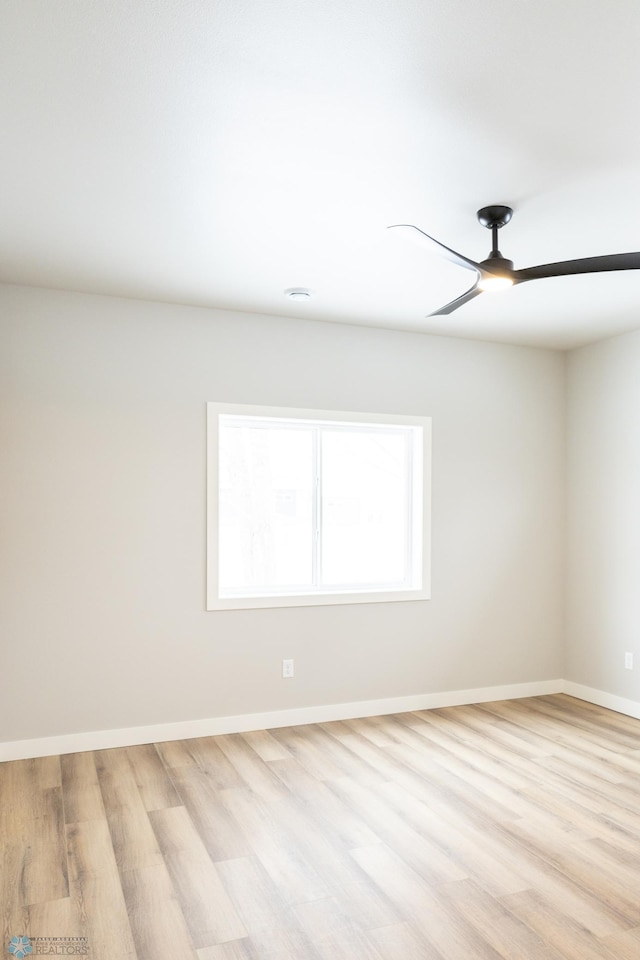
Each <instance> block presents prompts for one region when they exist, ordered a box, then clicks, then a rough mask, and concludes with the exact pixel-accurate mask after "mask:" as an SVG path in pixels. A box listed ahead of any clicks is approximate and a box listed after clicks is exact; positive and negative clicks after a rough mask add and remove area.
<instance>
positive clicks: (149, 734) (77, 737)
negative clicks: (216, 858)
mask: <svg viewBox="0 0 640 960" xmlns="http://www.w3.org/2000/svg"><path fill="white" fill-rule="evenodd" d="M563 690H564V681H562V680H540V681H534V682H532V683H515V684H506V685H504V686H499V687H479V688H476V689H474V690H454V691H447V692H444V693H424V694H415V695H414V696H409V697H390V698H387V699H383V700H359V701H356V702H354V703H332V704H323V705H321V706H316V707H297V708H294V709H291V710H275V711H272V712H269V713H248V714H242V715H239V716H232V717H211V718H208V719H205V720H182V721H178V722H176V723H158V724H153V725H152V726H145V727H129V728H125V729H118V730H93V731H91V732H89V733H69V734H64V735H62V736H57V737H42V738H38V739H36V740H14V741H13V742H9V743H0V761H5V760H27V759H31V758H33V757H50V756H55V755H57V754H63V753H81V752H83V751H85V750H106V749H109V748H110V747H132V746H137V745H139V744H142V743H162V742H163V741H167V740H188V739H190V738H191V737H211V736H215V735H216V734H220V733H246V732H247V731H249V730H268V729H275V728H276V727H294V726H300V725H302V724H305V723H324V722H327V721H329V720H353V719H354V718H355V717H376V716H382V715H384V714H388V713H408V712H409V711H411V710H431V709H434V708H436V707H456V706H461V705H462V704H465V703H488V702H490V701H492V700H517V699H519V698H521V697H540V696H543V695H545V694H551V693H562V692H563ZM583 699H588V698H586V697H585V698H583Z"/></svg>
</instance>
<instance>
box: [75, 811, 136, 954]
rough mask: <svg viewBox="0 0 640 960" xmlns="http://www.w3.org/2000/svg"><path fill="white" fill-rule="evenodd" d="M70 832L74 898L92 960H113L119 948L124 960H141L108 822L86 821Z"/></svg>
mask: <svg viewBox="0 0 640 960" xmlns="http://www.w3.org/2000/svg"><path fill="white" fill-rule="evenodd" d="M66 832H67V839H68V849H69V887H70V894H71V898H72V899H73V900H74V901H75V903H76V904H77V909H78V912H79V914H80V917H81V924H82V929H83V930H85V931H86V935H87V936H88V938H89V944H90V958H91V960H113V956H114V951H115V949H116V947H117V955H118V957H119V958H121V960H137V956H136V950H135V946H134V943H133V937H132V934H131V926H130V924H129V917H128V914H127V908H126V904H125V900H124V894H123V891H122V886H121V882H120V874H119V872H118V867H117V864H116V858H115V853H114V850H113V845H112V842H111V834H110V832H109V826H108V824H107V821H106V820H84V821H82V822H79V823H74V824H71V825H70V826H68V827H67V828H66ZM61 933H62V931H61Z"/></svg>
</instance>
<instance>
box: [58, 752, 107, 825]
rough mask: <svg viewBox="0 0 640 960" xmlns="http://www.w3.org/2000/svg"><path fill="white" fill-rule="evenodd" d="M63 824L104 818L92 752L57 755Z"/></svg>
mask: <svg viewBox="0 0 640 960" xmlns="http://www.w3.org/2000/svg"><path fill="white" fill-rule="evenodd" d="M60 765H61V771H62V790H63V796H64V818H65V822H66V823H78V822H80V821H81V820H104V819H105V818H106V813H105V810H104V803H103V801H102V791H101V790H100V784H99V782H98V773H97V771H96V765H95V758H94V755H93V753H92V752H90V751H87V752H86V753H68V754H66V755H65V756H63V757H60Z"/></svg>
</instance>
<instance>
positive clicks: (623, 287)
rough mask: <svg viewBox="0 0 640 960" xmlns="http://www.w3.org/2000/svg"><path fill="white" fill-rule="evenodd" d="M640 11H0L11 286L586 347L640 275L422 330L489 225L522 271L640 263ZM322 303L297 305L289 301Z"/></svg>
mask: <svg viewBox="0 0 640 960" xmlns="http://www.w3.org/2000/svg"><path fill="white" fill-rule="evenodd" d="M639 51H640V3H638V0H609V2H608V3H606V4H604V3H603V2H602V0H483V2H481V0H56V2H52V0H0V109H1V113H0V116H1V118H2V138H3V149H2V152H1V155H0V175H1V177H2V203H1V210H0V279H1V280H4V281H8V282H11V283H25V284H33V285H38V286H51V287H61V288H68V289H74V290H85V291H94V292H98V293H105V294H113V295H121V296H126V297H141V298H146V299H152V300H166V301H174V302H178V303H188V304H199V305H203V306H218V307H228V308H232V309H237V310H243V311H244V310H248V311H255V312H259V313H265V314H280V315H285V316H291V317H309V318H315V319H321V320H334V321H342V322H347V323H356V324H367V325H374V326H383V327H390V328H392V329H402V330H420V331H425V332H432V333H442V334H450V335H454V336H464V337H478V338H481V339H492V340H501V341H507V342H513V343H528V344H539V345H548V346H553V347H563V348H564V347H570V346H573V345H577V344H580V343H585V342H588V341H591V340H594V339H598V338H600V337H603V336H610V335H612V334H615V333H618V332H621V331H624V330H629V329H634V328H636V327H639V326H640V271H629V272H626V273H610V274H601V275H595V276H594V275H591V276H582V277H571V278H554V279H549V280H541V281H538V282H535V283H527V284H522V285H521V286H518V287H516V288H513V289H512V290H510V291H508V292H506V293H503V294H498V295H495V294H494V295H493V296H491V295H489V294H486V295H484V296H481V297H478V298H477V299H476V300H474V301H473V302H471V303H469V304H467V305H466V306H465V307H463V308H461V309H460V310H459V311H457V312H456V313H454V314H452V315H450V316H448V317H437V318H430V319H426V314H428V313H429V312H430V311H431V310H434V309H436V308H437V307H439V306H441V305H442V304H443V303H445V302H447V301H448V300H450V299H453V298H454V297H456V296H458V295H459V294H460V293H462V292H463V291H464V290H466V289H467V288H468V287H469V286H470V277H471V279H473V278H472V275H471V274H469V273H468V272H466V271H464V270H461V269H460V268H458V267H455V266H453V265H452V264H450V263H448V262H446V261H443V260H441V259H439V258H438V257H437V256H433V255H431V253H430V252H429V251H427V250H425V249H423V248H421V247H419V246H417V245H414V244H411V243H408V242H407V240H406V238H405V237H403V236H401V232H400V231H398V232H397V233H396V234H395V235H394V232H393V231H387V230H386V229H385V228H386V226H387V225H388V224H392V223H399V222H405V223H415V224H417V225H418V226H420V227H421V228H422V229H423V230H426V231H427V232H429V233H431V234H432V235H434V236H436V237H437V238H438V239H440V240H442V242H443V243H445V244H447V245H448V246H451V247H454V248H455V249H456V250H459V251H461V252H463V253H465V254H466V255H467V256H469V257H471V258H472V259H475V260H480V259H483V258H484V257H485V256H486V255H487V254H488V252H489V248H490V239H491V238H490V234H489V233H488V231H486V230H485V229H484V228H483V227H481V226H479V224H478V223H477V221H476V217H475V214H476V210H477V209H478V207H481V206H484V205H486V204H490V203H507V204H509V205H511V206H513V207H514V208H515V214H514V218H513V220H512V222H511V224H510V225H509V226H507V227H506V228H504V229H503V231H502V233H501V236H500V240H501V243H500V247H501V250H502V252H503V254H504V255H505V256H508V257H510V258H511V259H512V260H514V261H515V266H516V267H524V266H531V265H534V264H537V263H548V262H550V261H553V260H565V259H571V258H574V257H582V256H593V255H598V254H604V253H620V252H624V251H636V250H640V118H639V108H638V93H639V92H640V53H639ZM295 286H302V287H308V288H311V289H312V290H313V291H314V297H313V299H312V300H311V301H310V302H308V303H303V304H300V303H293V302H291V301H289V300H287V299H286V298H285V297H284V295H283V291H284V290H285V288H288V287H295Z"/></svg>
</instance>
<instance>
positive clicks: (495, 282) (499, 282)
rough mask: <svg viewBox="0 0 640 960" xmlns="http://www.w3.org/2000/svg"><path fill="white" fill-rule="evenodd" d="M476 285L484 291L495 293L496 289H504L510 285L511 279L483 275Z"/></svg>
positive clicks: (511, 284)
mask: <svg viewBox="0 0 640 960" xmlns="http://www.w3.org/2000/svg"><path fill="white" fill-rule="evenodd" d="M478 286H479V287H480V289H481V290H483V291H484V292H485V293H497V291H498V290H506V289H507V288H508V287H512V286H513V280H512V279H511V277H499V276H492V277H483V279H482V280H481V281H480V282H479V284H478Z"/></svg>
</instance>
